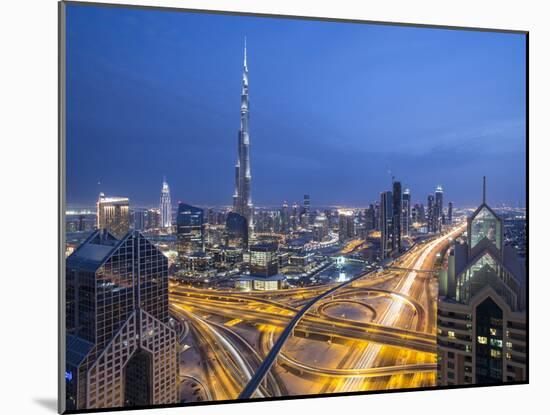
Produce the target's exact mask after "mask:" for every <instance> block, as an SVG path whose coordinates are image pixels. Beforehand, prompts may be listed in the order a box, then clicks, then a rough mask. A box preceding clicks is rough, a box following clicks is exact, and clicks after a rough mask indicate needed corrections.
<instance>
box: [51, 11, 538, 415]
mask: <svg viewBox="0 0 550 415" xmlns="http://www.w3.org/2000/svg"><path fill="white" fill-rule="evenodd" d="M527 41H528V34H527V33H526V32H517V31H505V30H492V29H471V28H456V27H437V26H426V25H404V24H397V23H382V22H363V21H354V20H336V19H330V18H326V19H313V18H307V17H292V16H269V15H254V14H246V13H241V14H239V13H228V12H213V11H201V10H184V9H182V10H178V9H168V8H152V7H133V6H115V5H106V4H86V3H77V2H75V3H72V2H62V3H60V51H61V59H60V89H61V91H60V94H61V95H60V102H61V106H60V116H61V125H60V131H61V134H60V135H61V146H60V147H61V151H62V154H61V158H62V165H61V193H62V194H61V199H62V202H61V213H60V214H61V217H62V222H61V246H60V256H61V258H62V261H61V262H62V272H61V281H60V286H61V301H62V303H61V304H60V319H61V320H60V321H61V326H62V328H61V336H60V337H61V339H60V355H61V359H60V395H61V398H60V399H61V402H60V411H61V412H87V411H97V410H107V409H116V408H124V409H136V408H151V407H166V406H180V405H181V406H186V405H200V404H209V403H224V402H231V401H235V400H238V401H242V402H246V401H249V400H273V399H276V398H278V399H280V398H288V399H290V398H307V397H318V396H334V395H342V394H354V393H373V392H378V393H379V392H388V391H396V390H406V391H414V390H424V389H432V388H433V389H435V388H452V387H469V386H487V385H503V384H520V383H527V381H528V355H527V350H528V325H527V308H528V307H527V305H528V275H527V265H526V264H527V257H528V248H527V219H528V214H527V197H526V195H527V179H526V171H527V170H526V168H527V131H528V129H527V128H528V126H527V100H526V95H527V71H526V65H527V63H526V62H527V53H528V44H527ZM397 398H398V397H396V399H397Z"/></svg>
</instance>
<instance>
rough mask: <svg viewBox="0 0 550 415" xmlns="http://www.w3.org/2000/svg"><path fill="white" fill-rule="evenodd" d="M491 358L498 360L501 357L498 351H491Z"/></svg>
mask: <svg viewBox="0 0 550 415" xmlns="http://www.w3.org/2000/svg"><path fill="white" fill-rule="evenodd" d="M491 357H494V358H495V359H500V358H501V357H502V353H501V352H500V350H497V349H491Z"/></svg>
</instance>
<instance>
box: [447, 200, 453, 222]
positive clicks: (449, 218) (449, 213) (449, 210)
mask: <svg viewBox="0 0 550 415" xmlns="http://www.w3.org/2000/svg"><path fill="white" fill-rule="evenodd" d="M447 222H448V223H449V225H452V224H453V202H449V207H448V208H447Z"/></svg>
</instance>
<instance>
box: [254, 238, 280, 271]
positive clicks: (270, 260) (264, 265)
mask: <svg viewBox="0 0 550 415" xmlns="http://www.w3.org/2000/svg"><path fill="white" fill-rule="evenodd" d="M277 251H278V249H277V245H276V244H258V245H253V246H251V247H250V274H251V275H258V276H263V277H269V276H272V275H276V274H277V273H278V272H279V259H278V256H277V255H278V252H277Z"/></svg>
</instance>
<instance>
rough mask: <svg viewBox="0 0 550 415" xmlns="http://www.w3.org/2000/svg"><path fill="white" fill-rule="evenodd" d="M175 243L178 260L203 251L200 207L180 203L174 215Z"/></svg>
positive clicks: (201, 212) (202, 217) (202, 223)
mask: <svg viewBox="0 0 550 415" xmlns="http://www.w3.org/2000/svg"><path fill="white" fill-rule="evenodd" d="M176 225H177V227H176V245H177V251H178V257H179V258H180V260H183V258H184V257H185V256H186V255H190V254H194V253H195V252H198V251H204V213H203V210H202V209H201V208H198V207H195V206H191V205H188V204H186V203H180V204H179V205H178V216H177V217H176Z"/></svg>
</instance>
